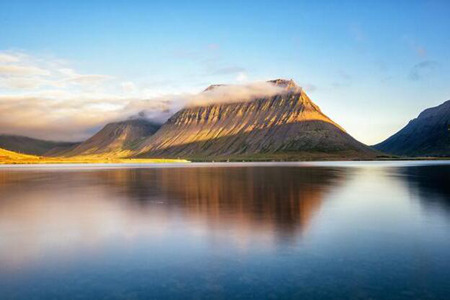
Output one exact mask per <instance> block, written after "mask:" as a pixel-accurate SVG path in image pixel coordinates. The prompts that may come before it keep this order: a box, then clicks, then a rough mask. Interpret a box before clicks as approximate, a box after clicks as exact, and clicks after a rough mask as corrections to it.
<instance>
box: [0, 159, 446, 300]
mask: <svg viewBox="0 0 450 300" xmlns="http://www.w3.org/2000/svg"><path fill="white" fill-rule="evenodd" d="M449 297H450V161H448V162H445V161H431V162H330V163H241V164H239V163H229V164H225V163H224V164H219V163H211V164H206V163H205V164H184V165H183V164H179V165H177V164H171V165H165V164H162V165H78V166H64V165H53V166H50V165H46V166H38V165H30V166H3V167H0V298H1V299H27V300H28V299H408V300H409V299H449Z"/></svg>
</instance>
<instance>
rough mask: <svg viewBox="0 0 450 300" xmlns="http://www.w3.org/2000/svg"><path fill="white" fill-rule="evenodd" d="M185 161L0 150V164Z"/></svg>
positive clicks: (180, 161) (178, 160) (181, 161)
mask: <svg viewBox="0 0 450 300" xmlns="http://www.w3.org/2000/svg"><path fill="white" fill-rule="evenodd" d="M187 162H189V161H188V160H185V159H163V158H155V159H153V158H136V159H135V158H118V157H108V156H76V157H44V156H36V155H28V154H22V153H16V152H12V151H8V150H4V149H0V164H104V163H128V164H130V163H142V164H143V163H187Z"/></svg>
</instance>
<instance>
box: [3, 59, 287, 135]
mask: <svg viewBox="0 0 450 300" xmlns="http://www.w3.org/2000/svg"><path fill="white" fill-rule="evenodd" d="M233 71H237V70H233ZM283 91H285V90H284V89H283V88H281V87H277V86H274V85H273V84H269V83H267V82H259V83H252V84H247V85H227V86H214V87H213V88H209V89H207V90H205V91H203V92H200V93H198V94H166V95H161V94H160V93H156V92H155V91H154V90H152V89H149V88H145V87H144V88H142V87H139V86H138V85H137V84H135V83H134V82H132V81H130V80H125V79H122V78H115V77H113V76H109V75H104V74H86V73H83V72H79V71H76V70H75V69H74V68H73V67H71V65H70V64H69V63H68V62H66V61H64V60H60V59H55V58H48V57H36V56H31V55H28V54H26V53H21V52H0V134H16V135H25V136H31V137H36V138H42V139H48V140H61V141H80V140H84V139H87V138H88V137H90V136H91V135H92V134H93V133H94V132H95V131H97V130H99V129H100V128H101V127H102V126H103V125H105V124H106V123H108V122H112V121H119V120H126V119H129V118H147V119H150V120H153V121H155V122H160V123H162V122H165V121H166V120H167V119H168V118H169V117H170V116H171V115H173V114H174V113H175V112H176V111H178V110H179V109H181V108H183V107H185V106H196V105H206V104H212V103H228V102H236V101H248V100H251V99H254V98H259V97H265V96H272V95H275V94H278V93H282V92H283Z"/></svg>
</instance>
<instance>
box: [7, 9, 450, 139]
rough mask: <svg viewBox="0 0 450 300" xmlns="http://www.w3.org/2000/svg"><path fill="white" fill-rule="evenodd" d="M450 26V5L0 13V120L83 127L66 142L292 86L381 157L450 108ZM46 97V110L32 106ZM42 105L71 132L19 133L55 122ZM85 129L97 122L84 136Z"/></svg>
mask: <svg viewBox="0 0 450 300" xmlns="http://www.w3.org/2000/svg"><path fill="white" fill-rule="evenodd" d="M449 15H450V2H449V1H437V0H436V1H431V0H429V1H400V0H399V1H382V0H380V1H222V2H219V1H19V0H14V1H7V0H2V1H0V108H2V107H3V108H4V112H6V111H8V118H9V119H8V120H6V121H5V118H6V117H5V116H3V115H2V111H1V109H0V117H1V119H3V120H4V121H3V123H2V121H0V125H2V127H3V128H7V129H5V130H6V131H7V132H8V133H13V131H17V132H18V133H22V134H31V135H34V136H40V137H43V136H44V135H43V134H40V131H43V130H46V129H47V127H52V128H53V127H54V126H52V122H55V121H65V120H67V119H68V118H69V116H70V117H71V118H75V117H73V116H74V115H76V114H82V115H83V118H82V117H76V118H75V119H76V120H75V121H73V122H72V123H70V122H66V123H67V124H66V123H64V124H66V125H67V127H68V128H70V130H71V131H70V130H69V131H70V132H69V131H67V130H66V131H67V132H66V131H64V130H63V129H61V130H60V131H55V130H53V131H49V132H51V133H49V134H50V135H48V134H46V135H45V137H48V138H57V139H76V138H82V137H84V135H87V134H90V132H88V131H89V128H91V130H92V128H97V127H98V126H100V123H102V122H106V121H108V120H109V119H108V118H117V117H118V114H117V113H116V112H115V113H111V111H113V110H118V109H121V102H120V101H129V99H131V98H133V97H136V98H146V99H150V98H152V97H161V95H166V94H179V93H195V92H199V91H201V90H203V89H204V88H205V87H206V86H208V85H209V84H212V83H246V82H252V81H259V80H268V79H274V78H293V79H294V80H295V81H296V82H297V83H298V84H300V85H302V86H303V87H304V88H305V90H306V91H307V93H308V94H309V96H310V97H311V98H312V99H313V101H315V102H316V103H317V104H318V105H319V106H320V107H321V109H322V110H323V111H324V112H325V113H326V114H327V115H328V116H330V117H331V118H332V119H333V120H335V121H336V122H337V123H339V124H340V125H342V126H343V127H344V128H345V129H346V130H347V131H348V132H349V133H350V134H352V135H353V136H354V137H355V138H357V139H358V140H360V141H362V142H365V143H368V144H373V143H377V142H380V141H382V140H384V139H385V138H387V137H388V136H390V135H391V134H393V133H394V132H396V131H397V130H399V129H400V128H401V127H403V126H404V125H405V124H406V123H407V122H408V121H409V120H410V119H412V118H413V117H416V116H417V114H418V113H419V112H420V111H421V110H423V109H425V108H427V107H430V106H435V105H438V104H440V103H442V102H444V101H445V100H448V99H450V84H449V83H450V72H449V67H450V66H449V61H450V60H449V59H448V57H449V55H450V34H448V33H449V32H450V18H449ZM1 55H3V62H2V59H1V58H2V56H1ZM2 63H3V64H4V66H6V67H4V68H3V69H2ZM15 64H16V65H17V66H18V67H20V68H17V66H16V65H15ZM2 70H3V71H2ZM8 72H9V73H8ZM39 97H40V99H41V98H42V99H41V101H44V103H40V102H39V107H35V106H32V105H33V104H32V102H33V101H36V98H39ZM58 97H60V98H58ZM108 98H111V99H113V98H114V101H110V102H108V101H109V100H108ZM30 99H33V100H30ZM79 99H83V101H82V102H79V101H80V100H79ZM90 100H91V101H90ZM8 101H9V102H8ZM12 101H15V102H14V103H15V104H12ZM27 101H28V102H27ZM45 101H50V102H51V104H52V105H54V104H55V103H56V102H57V103H58V105H57V106H55V107H57V108H58V109H55V114H57V113H58V114H59V115H61V110H62V108H61V107H62V106H64V105H67V106H68V107H70V109H67V107H65V108H64V114H62V115H64V118H65V119H64V120H59V119H58V117H57V116H53V117H52V118H49V119H45V120H44V118H46V117H45V116H42V119H41V120H42V121H41V122H37V123H36V124H35V123H32V124H31V125H30V126H32V128H31V127H26V126H25V125H21V126H19V127H18V128H15V127H14V126H15V124H19V123H20V120H21V119H23V118H28V119H39V117H40V114H41V115H43V114H45V115H48V114H49V112H48V110H47V111H46V110H45V109H43V108H45V107H47V104H45V103H46V102H45ZM17 103H20V105H19V104H17ZM75 106H77V107H83V109H80V110H77V109H76V108H74V107H75ZM20 108H22V112H20V113H19V112H18V113H17V114H15V115H16V116H17V117H16V118H14V117H13V116H11V110H13V109H16V110H17V109H20ZM7 109H9V110H7ZM87 109H89V110H90V112H91V114H86V113H85V111H86V110H87ZM96 109H99V111H100V114H102V116H104V118H103V117H96V116H95V112H97V110H96ZM104 111H107V112H105V113H103V112H104ZM88 117H89V118H94V119H95V121H89V122H86V125H85V126H84V127H83V130H84V131H83V132H81V133H77V132H75V131H74V130H75V129H74V128H75V125H77V124H84V123H83V122H85V121H86V119H87V118H88ZM47 118H48V116H47ZM8 122H9V123H8ZM77 122H78V123H77ZM96 122H97V123H96ZM53 125H54V124H53ZM62 127H64V126H62ZM66 133H67V135H66ZM65 137H67V138H65Z"/></svg>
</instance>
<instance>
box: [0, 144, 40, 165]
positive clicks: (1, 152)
mask: <svg viewBox="0 0 450 300" xmlns="http://www.w3.org/2000/svg"><path fill="white" fill-rule="evenodd" d="M30 161H36V162H37V161H39V156H35V155H28V154H21V153H17V152H13V151H9V150H5V149H1V148H0V163H4V164H5V163H6V164H9V163H20V162H30Z"/></svg>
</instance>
